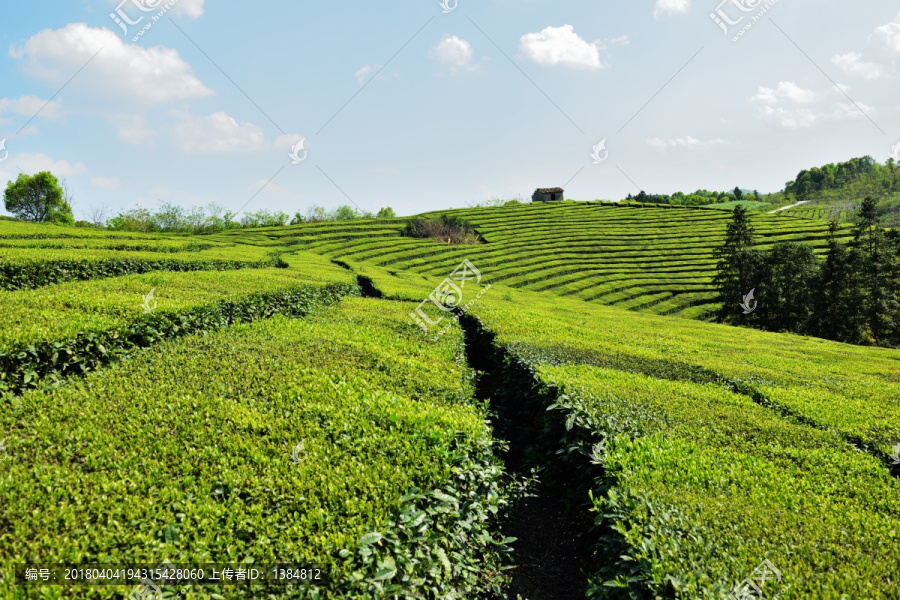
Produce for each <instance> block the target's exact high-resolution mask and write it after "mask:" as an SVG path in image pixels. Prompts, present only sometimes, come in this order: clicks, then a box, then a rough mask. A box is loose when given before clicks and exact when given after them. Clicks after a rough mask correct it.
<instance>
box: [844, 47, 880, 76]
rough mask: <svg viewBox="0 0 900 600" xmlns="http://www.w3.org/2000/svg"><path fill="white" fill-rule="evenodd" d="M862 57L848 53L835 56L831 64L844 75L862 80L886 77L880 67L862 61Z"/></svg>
mask: <svg viewBox="0 0 900 600" xmlns="http://www.w3.org/2000/svg"><path fill="white" fill-rule="evenodd" d="M862 57H863V55H862V54H861V53H859V52H848V53H847V54H836V55H835V56H834V57H833V58H832V59H831V62H832V64H834V65H835V66H836V67H838V68H839V69H841V70H842V71H843V72H844V73H846V74H848V75H854V76H856V77H862V78H863V79H882V78H885V77H887V76H888V75H887V73H886V72H885V70H884V69H883V68H882V67H881V65H879V64H876V63H872V62H866V61H864V60H862Z"/></svg>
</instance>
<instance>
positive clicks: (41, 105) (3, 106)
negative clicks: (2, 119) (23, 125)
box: [0, 96, 60, 119]
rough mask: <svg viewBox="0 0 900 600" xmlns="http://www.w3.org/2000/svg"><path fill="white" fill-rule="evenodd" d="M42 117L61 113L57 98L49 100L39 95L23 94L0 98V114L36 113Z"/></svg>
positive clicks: (29, 114) (25, 115) (30, 114)
mask: <svg viewBox="0 0 900 600" xmlns="http://www.w3.org/2000/svg"><path fill="white" fill-rule="evenodd" d="M38 111H40V114H41V116H42V117H47V118H50V119H52V118H55V117H58V116H59V114H60V104H59V102H56V101H55V100H51V101H50V102H47V101H46V100H41V99H40V98H38V97H37V96H21V97H20V98H0V115H22V116H24V117H32V116H34V115H36V114H38Z"/></svg>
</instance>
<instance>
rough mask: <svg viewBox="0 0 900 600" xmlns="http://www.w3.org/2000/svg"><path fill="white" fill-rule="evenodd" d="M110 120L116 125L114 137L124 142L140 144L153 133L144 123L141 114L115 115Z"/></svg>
mask: <svg viewBox="0 0 900 600" xmlns="http://www.w3.org/2000/svg"><path fill="white" fill-rule="evenodd" d="M110 121H112V124H113V125H115V127H116V137H117V138H119V140H120V141H123V142H125V143H126V144H142V143H144V142H146V141H147V140H149V139H150V138H152V137H153V135H154V133H155V132H154V131H153V130H152V129H150V128H148V127H147V125H146V124H145V123H144V117H143V115H115V116H113V117H111V118H110Z"/></svg>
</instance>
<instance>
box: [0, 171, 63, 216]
mask: <svg viewBox="0 0 900 600" xmlns="http://www.w3.org/2000/svg"><path fill="white" fill-rule="evenodd" d="M3 200H4V205H5V206H6V210H8V211H9V212H11V213H12V214H14V215H15V216H16V217H18V218H20V219H24V220H26V221H35V222H47V221H49V222H53V223H58V224H61V225H68V224H74V222H75V219H74V217H73V216H72V207H71V206H70V205H69V203H68V202H66V200H65V197H64V191H63V188H62V186H60V184H59V180H58V179H57V178H56V176H54V175H53V174H52V173H50V172H49V171H41V172H40V173H37V174H35V175H26V174H25V173H20V174H19V177H18V178H17V179H16V181H15V182H12V181H10V182H8V183H7V185H6V192H5V193H4V194H3Z"/></svg>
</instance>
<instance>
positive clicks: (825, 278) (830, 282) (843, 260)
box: [809, 221, 865, 344]
mask: <svg viewBox="0 0 900 600" xmlns="http://www.w3.org/2000/svg"><path fill="white" fill-rule="evenodd" d="M837 232H838V224H837V221H832V222H831V223H830V224H829V226H828V253H827V254H826V255H825V261H824V262H823V263H822V265H821V267H820V269H819V273H818V275H817V276H816V279H815V282H814V283H813V286H812V287H813V288H814V289H815V293H814V295H813V298H812V303H813V312H812V315H811V319H810V326H809V333H811V334H812V335H815V336H818V337H823V338H827V339H830V340H837V341H839V342H846V343H849V344H860V343H862V342H863V341H864V338H865V335H864V331H865V318H864V315H863V312H862V293H861V290H860V287H859V281H858V278H857V277H856V274H855V272H854V268H853V264H852V262H851V258H850V256H849V254H848V253H847V248H846V247H845V246H844V245H843V244H841V243H840V242H838V240H837Z"/></svg>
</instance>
